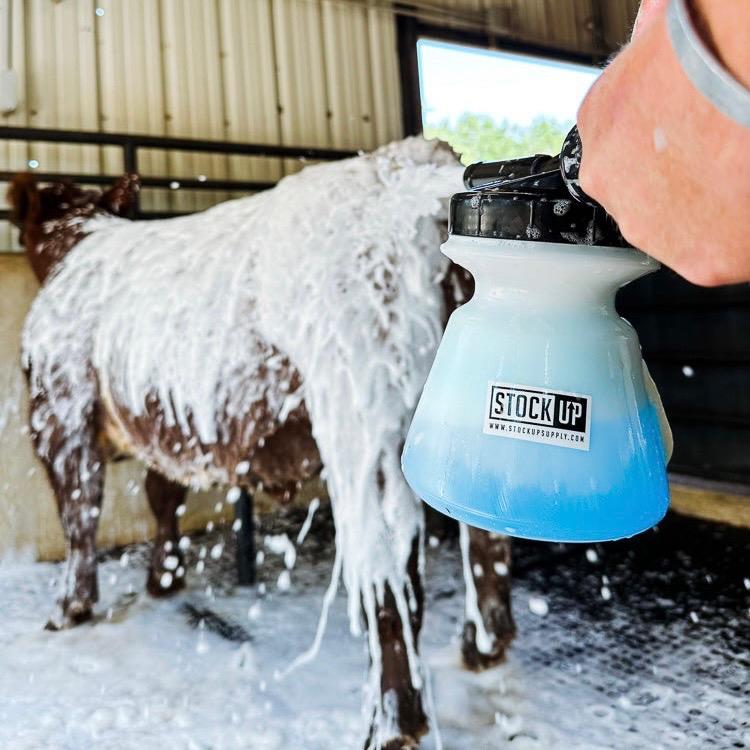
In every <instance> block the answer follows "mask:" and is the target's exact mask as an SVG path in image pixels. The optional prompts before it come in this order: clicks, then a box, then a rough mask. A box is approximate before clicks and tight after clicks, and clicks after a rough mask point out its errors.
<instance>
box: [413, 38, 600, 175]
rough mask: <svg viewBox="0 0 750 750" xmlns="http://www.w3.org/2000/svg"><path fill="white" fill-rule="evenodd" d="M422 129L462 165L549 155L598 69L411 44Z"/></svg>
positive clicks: (458, 47) (440, 44)
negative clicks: (447, 146)
mask: <svg viewBox="0 0 750 750" xmlns="http://www.w3.org/2000/svg"><path fill="white" fill-rule="evenodd" d="M417 59H418V66H419V90H420V98H421V103H422V125H423V128H424V133H425V135H426V136H427V137H428V138H440V139H442V140H444V141H447V142H448V143H450V144H451V146H453V148H454V150H455V151H457V152H458V153H460V154H461V160H462V162H463V163H464V164H471V163H472V162H476V161H490V160H494V159H508V158H512V157H517V156H528V155H529V154H535V153H547V154H556V153H558V152H559V150H560V146H561V145H562V142H563V139H564V138H565V134H566V133H567V132H568V130H570V128H571V127H573V124H574V123H575V117H576V111H577V109H578V105H579V104H580V103H581V101H582V100H583V97H584V96H585V95H586V92H587V91H588V89H589V87H590V86H591V84H592V83H593V82H594V81H595V80H596V77H597V76H598V75H599V69H598V68H595V67H593V66H588V65H579V64H575V63H567V62H558V61H556V60H551V59H549V58H544V57H536V56H531V55H524V54H516V53H509V52H497V51H490V50H485V49H481V48H478V47H469V46H465V45H458V44H448V43H445V42H439V41H435V40H432V39H424V38H423V39H420V40H419V41H418V42H417Z"/></svg>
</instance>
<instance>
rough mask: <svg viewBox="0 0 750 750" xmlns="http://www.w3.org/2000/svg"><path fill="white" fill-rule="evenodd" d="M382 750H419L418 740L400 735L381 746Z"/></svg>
mask: <svg viewBox="0 0 750 750" xmlns="http://www.w3.org/2000/svg"><path fill="white" fill-rule="evenodd" d="M383 750H419V740H416V739H415V738H414V737H408V736H406V735H401V736H400V737H394V738H393V739H392V740H388V742H386V743H385V745H383Z"/></svg>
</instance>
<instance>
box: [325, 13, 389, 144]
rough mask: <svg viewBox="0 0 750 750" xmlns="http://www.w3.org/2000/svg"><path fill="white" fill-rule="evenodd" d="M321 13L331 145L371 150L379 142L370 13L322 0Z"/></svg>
mask: <svg viewBox="0 0 750 750" xmlns="http://www.w3.org/2000/svg"><path fill="white" fill-rule="evenodd" d="M322 12H323V41H324V45H325V73H326V83H327V90H328V97H329V107H330V119H331V136H332V139H333V140H332V142H333V143H335V144H336V146H338V147H340V148H362V149H370V148H372V147H373V146H374V145H375V142H376V139H375V128H374V126H373V114H372V113H373V109H374V101H373V89H372V86H373V82H372V76H371V74H370V54H369V43H370V39H369V33H368V17H367V9H366V8H364V7H360V6H357V5H344V4H342V3H340V2H337V0H333V1H331V0H323V7H322Z"/></svg>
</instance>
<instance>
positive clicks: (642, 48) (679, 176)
mask: <svg viewBox="0 0 750 750" xmlns="http://www.w3.org/2000/svg"><path fill="white" fill-rule="evenodd" d="M699 5H700V9H701V14H702V17H703V22H704V24H703V25H704V27H708V29H710V32H711V42H712V46H714V47H715V48H717V49H718V51H719V52H720V54H721V57H722V61H723V62H724V64H725V65H727V67H729V68H730V70H732V72H733V73H734V74H735V76H736V77H738V78H740V80H742V81H743V82H745V83H746V85H747V79H746V78H745V75H746V76H748V77H750V67H748V64H750V56H747V53H746V48H747V47H748V45H747V44H746V41H745V42H743V41H742V40H746V39H747V37H748V34H750V3H726V2H724V0H702V1H701V2H700V3H699ZM665 8H666V0H645V2H644V3H643V5H642V7H641V11H640V12H639V15H638V19H637V21H636V29H635V32H634V39H633V41H632V42H631V43H630V44H629V45H628V46H627V47H626V48H625V49H624V50H623V51H622V52H621V53H620V54H619V55H618V56H617V57H616V58H615V60H614V62H613V63H612V64H610V65H609V67H608V68H607V69H606V70H605V71H604V73H603V74H602V75H601V77H600V78H599V79H598V81H597V82H596V83H595V84H594V86H593V87H592V89H591V91H590V92H589V94H588V95H587V97H586V99H585V100H584V102H583V104H582V105H581V108H580V110H579V113H578V129H579V132H580V135H581V141H582V143H583V156H582V161H581V170H580V175H579V178H580V184H581V187H582V188H583V190H585V191H586V193H588V194H589V195H590V196H592V197H593V198H595V199H596V200H597V201H599V202H600V203H601V204H602V205H603V206H604V208H605V209H606V210H607V211H608V212H609V213H610V214H611V215H612V216H613V217H614V218H615V220H616V221H617V222H618V224H619V225H620V229H621V231H622V233H623V235H624V236H625V237H626V239H628V240H629V241H630V242H631V243H632V244H634V245H635V246H636V247H639V248H641V249H642V250H644V251H646V252H648V253H650V254H651V255H653V256H654V257H655V258H657V259H658V260H660V261H662V262H664V263H666V264H667V265H669V266H671V267H672V268H674V269H675V270H676V271H677V272H678V273H680V274H681V275H683V276H684V277H685V278H687V279H688V280H690V281H692V282H694V283H697V284H703V285H707V286H713V285H718V284H725V283H732V282H740V281H750V232H748V231H747V229H746V228H745V221H746V220H745V215H746V212H747V210H748V207H750V130H749V129H747V128H743V127H742V126H741V125H739V124H737V123H736V122H734V121H732V120H730V119H729V118H728V117H726V116H725V115H723V114H722V113H721V112H720V111H719V110H718V109H716V108H715V107H714V106H713V105H712V104H711V103H710V102H709V101H708V100H707V99H706V98H705V97H704V96H703V95H702V94H701V93H700V92H699V91H698V90H697V89H696V88H695V87H694V86H693V84H692V83H691V82H690V80H689V79H688V78H687V76H686V75H685V73H684V71H683V70H682V68H681V66H680V64H679V62H678V60H677V57H676V56H675V53H674V51H673V49H672V45H671V42H670V40H669V37H668V33H667V29H666V24H665Z"/></svg>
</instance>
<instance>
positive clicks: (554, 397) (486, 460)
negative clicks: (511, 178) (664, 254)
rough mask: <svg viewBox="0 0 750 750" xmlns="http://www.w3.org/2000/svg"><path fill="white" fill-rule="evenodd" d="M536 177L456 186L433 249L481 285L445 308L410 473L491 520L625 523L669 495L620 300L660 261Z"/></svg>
mask: <svg viewBox="0 0 750 750" xmlns="http://www.w3.org/2000/svg"><path fill="white" fill-rule="evenodd" d="M542 171H543V170H542ZM534 176H535V177H536V178H539V169H538V167H537V171H535V172H534ZM537 181H538V182H542V188H541V189H540V188H539V185H533V186H532V188H536V189H531V190H529V186H528V184H525V185H522V186H521V187H522V190H519V189H518V186H517V185H514V186H511V187H512V189H509V188H508V186H507V185H501V186H499V187H498V186H494V187H493V188H491V189H486V188H485V189H484V190H482V191H480V192H475V193H461V194H459V195H457V196H454V198H453V200H452V204H451V223H452V226H451V234H450V237H449V239H448V241H447V242H446V243H445V245H443V252H444V253H445V254H446V255H447V256H448V257H449V258H450V259H451V260H452V261H454V262H455V263H457V264H458V265H460V266H463V267H464V268H466V269H468V270H469V271H470V272H471V273H472V275H473V277H474V280H475V292H474V296H473V297H472V299H471V300H470V301H469V302H468V303H467V304H465V305H464V306H463V307H460V308H459V309H458V310H456V311H455V312H454V313H453V315H452V316H451V318H450V320H449V322H448V326H447V328H446V331H445V335H444V336H443V340H442V343H441V344H440V348H439V350H438V353H437V356H436V358H435V362H434V364H433V366H432V370H431V372H430V375H429V377H428V379H427V382H426V384H425V386H424V390H423V393H422V397H421V399H420V402H419V405H418V407H417V410H416V413H415V415H414V419H413V421H412V425H411V428H410V430H409V433H408V436H407V440H406V444H405V447H404V452H403V457H402V466H403V471H404V475H405V476H406V479H407V481H408V483H409V484H410V486H411V487H412V489H413V490H414V491H415V492H416V494H417V495H418V496H419V497H421V498H422V499H423V500H425V501H426V502H427V503H429V504H430V505H432V506H433V507H435V508H436V509H437V510H439V511H441V512H443V513H446V514H448V515H450V516H452V517H454V518H456V519H458V520H461V521H465V522H467V523H469V524H471V525H474V526H478V527H481V528H484V529H487V530H490V531H496V532H500V533H505V534H510V535H512V536H520V537H526V538H530V539H542V540H552V541H566V542H568V541H569V542H591V541H603V540H609V539H618V538H622V537H628V536H632V535H634V534H637V533H639V532H641V531H643V530H645V529H648V528H650V527H651V526H653V525H654V524H655V523H656V522H657V521H659V520H660V519H661V518H662V516H663V515H664V514H665V512H666V510H667V506H668V502H669V489H668V482H667V472H666V464H667V460H668V454H667V451H668V449H669V445H668V444H670V443H671V437H670V436H669V428H668V425H667V424H666V419H665V418H664V416H663V410H662V407H661V402H660V400H659V396H658V393H657V392H656V389H655V387H654V386H653V382H652V381H651V379H650V377H649V375H648V371H647V370H646V369H645V365H644V364H643V361H642V358H641V351H640V345H639V342H638V338H637V335H636V333H635V331H634V329H633V328H632V327H631V326H630V324H629V323H627V322H626V321H625V320H623V319H622V318H621V317H620V316H619V315H618V314H617V312H616V310H615V305H614V302H615V294H616V292H617V290H618V289H619V288H620V287H621V286H622V285H623V284H626V283H627V282H629V281H632V280H633V279H636V278H638V277H639V276H642V275H644V274H646V273H650V272H652V271H654V270H656V269H657V268H658V264H657V263H656V262H655V261H654V260H653V259H651V258H649V257H648V256H647V255H644V254H643V253H641V252H639V251H638V250H635V249H633V248H631V247H627V246H624V245H625V243H624V241H623V240H622V238H621V236H620V235H619V232H618V231H617V230H616V227H615V226H614V224H613V223H612V222H611V220H610V219H609V218H608V217H606V215H605V214H604V213H603V212H602V210H601V209H600V208H596V207H591V206H588V205H586V204H583V203H577V202H576V201H571V200H570V195H568V194H567V193H565V194H563V195H562V196H561V193H560V185H559V184H556V183H554V180H550V182H551V183H552V184H551V185H550V184H549V182H548V183H546V184H545V183H544V179H543V175H542V178H541V179H537ZM562 188H563V189H564V185H563V186H562ZM566 195H567V197H565V196H566ZM508 234H511V236H510V237H508V236H507V235H508ZM498 235H500V236H498ZM519 235H520V237H519ZM582 237H583V239H584V240H585V239H586V238H588V239H589V240H590V243H589V244H584V243H580V244H579V243H577V242H575V240H577V239H578V240H580V239H581V238H582ZM599 242H601V243H603V244H598V243H599ZM594 243H596V244H594ZM610 243H611V244H610ZM614 243H617V245H619V246H616V245H614ZM613 245H614V246H613Z"/></svg>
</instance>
